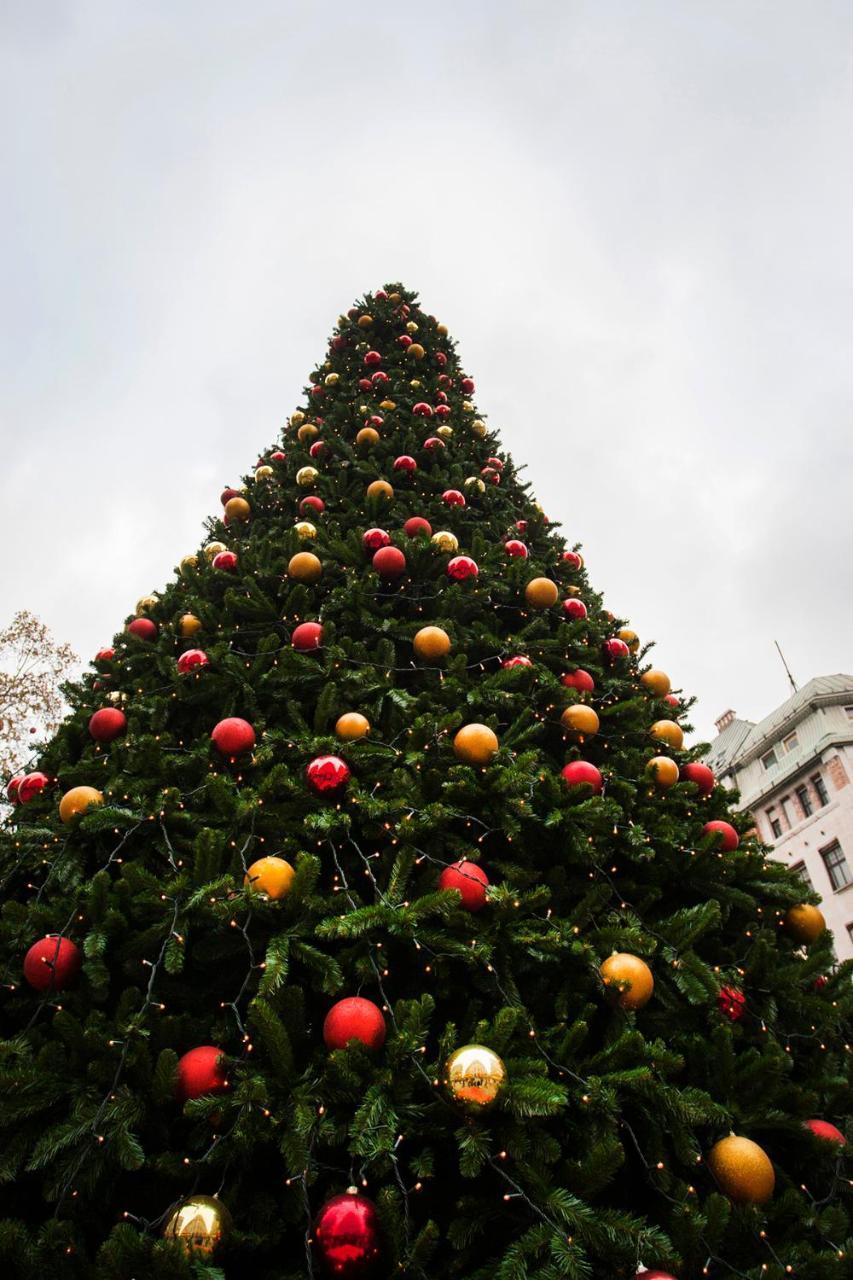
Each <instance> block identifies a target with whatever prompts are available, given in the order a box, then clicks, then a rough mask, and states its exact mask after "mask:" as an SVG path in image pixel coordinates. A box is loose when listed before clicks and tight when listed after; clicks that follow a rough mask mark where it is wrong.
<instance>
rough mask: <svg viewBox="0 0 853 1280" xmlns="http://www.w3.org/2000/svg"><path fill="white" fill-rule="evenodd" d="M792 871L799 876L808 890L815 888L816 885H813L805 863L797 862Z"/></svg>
mask: <svg viewBox="0 0 853 1280" xmlns="http://www.w3.org/2000/svg"><path fill="white" fill-rule="evenodd" d="M791 870H792V871H793V873H794V875H795V876H798V877H799V878H800V880H802V882H803V884H804V885H805V886H806V888H807V889H813V888H814V885H813V884H812V878H811V876H810V875H809V873H808V869H807V867H806V864H805V863H804V862H797V863H796V864H795V865H794V866H793V867H791Z"/></svg>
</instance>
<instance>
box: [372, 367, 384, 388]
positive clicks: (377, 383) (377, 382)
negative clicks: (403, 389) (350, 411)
mask: <svg viewBox="0 0 853 1280" xmlns="http://www.w3.org/2000/svg"><path fill="white" fill-rule="evenodd" d="M370 381H371V382H372V383H373V385H374V387H381V386H384V384H385V383H386V382H387V381H388V374H387V373H385V372H384V371H383V370H382V369H377V370H376V372H375V373H372V374H371V375H370Z"/></svg>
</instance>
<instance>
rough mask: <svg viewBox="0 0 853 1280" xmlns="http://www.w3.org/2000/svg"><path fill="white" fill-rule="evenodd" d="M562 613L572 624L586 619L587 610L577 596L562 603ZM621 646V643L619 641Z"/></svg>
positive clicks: (569, 597)
mask: <svg viewBox="0 0 853 1280" xmlns="http://www.w3.org/2000/svg"><path fill="white" fill-rule="evenodd" d="M563 613H564V614H565V615H566V617H567V618H571V620H572V622H579V621H580V620H581V618H585V617H587V614H588V610H587V607H586V605H585V604H584V602H583V600H578V598H577V596H568V597H567V598H566V599H565V600H564V601H563ZM619 643H620V644H621V643H622V641H621V640H620V641H619Z"/></svg>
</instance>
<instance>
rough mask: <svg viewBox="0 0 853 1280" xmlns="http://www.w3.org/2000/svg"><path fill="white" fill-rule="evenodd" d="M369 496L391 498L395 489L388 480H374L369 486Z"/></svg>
mask: <svg viewBox="0 0 853 1280" xmlns="http://www.w3.org/2000/svg"><path fill="white" fill-rule="evenodd" d="M367 496H368V498H386V499H388V500H390V499H391V498H393V497H394V490H393V488H392V486H391V485H390V484H389V483H388V481H387V480H373V481H371V483H370V484H369V485H368V486H367Z"/></svg>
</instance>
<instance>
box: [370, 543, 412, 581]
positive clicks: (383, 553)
mask: <svg viewBox="0 0 853 1280" xmlns="http://www.w3.org/2000/svg"><path fill="white" fill-rule="evenodd" d="M372 563H373V568H374V569H375V570H376V572H377V573H378V574H379V576H380V578H386V579H387V580H388V581H389V582H393V581H395V580H396V579H397V578H401V577H402V576H403V574H404V573H405V572H406V557H405V556H404V555H403V553H402V551H401V550H400V548H399V547H380V548H379V550H378V551H377V552H376V555H375V556H374V557H373V562H372Z"/></svg>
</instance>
